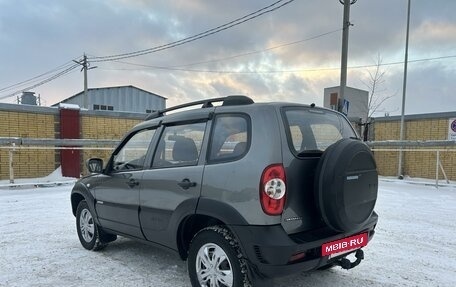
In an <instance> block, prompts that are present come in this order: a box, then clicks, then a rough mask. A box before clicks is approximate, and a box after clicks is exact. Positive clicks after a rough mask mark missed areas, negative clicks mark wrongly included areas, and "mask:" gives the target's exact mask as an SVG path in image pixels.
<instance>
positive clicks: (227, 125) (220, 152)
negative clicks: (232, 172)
mask: <svg viewBox="0 0 456 287" xmlns="http://www.w3.org/2000/svg"><path fill="white" fill-rule="evenodd" d="M249 141H250V133H249V129H248V119H247V117H245V116H242V115H218V116H217V117H216V118H215V121H214V128H213V131H212V138H211V141H210V151H209V158H208V161H209V162H210V163H214V162H220V161H231V160H236V159H239V158H241V157H243V156H244V155H245V153H246V152H247V149H248V146H249Z"/></svg>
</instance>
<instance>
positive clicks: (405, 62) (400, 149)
mask: <svg viewBox="0 0 456 287" xmlns="http://www.w3.org/2000/svg"><path fill="white" fill-rule="evenodd" d="M410 1H411V0H408V6H407V32H406V36H405V59H404V82H403V83H402V111H401V131H400V133H401V134H400V138H399V140H400V141H403V140H404V112H405V95H406V92H407V64H408V45H409V29H410ZM402 148H403V146H402V145H401V146H400V148H399V164H398V169H397V176H398V177H401V176H402V159H403V156H404V155H403V153H402Z"/></svg>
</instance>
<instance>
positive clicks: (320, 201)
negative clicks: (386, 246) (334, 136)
mask: <svg viewBox="0 0 456 287" xmlns="http://www.w3.org/2000/svg"><path fill="white" fill-rule="evenodd" d="M377 190H378V173H377V165H376V164H375V160H374V157H373V155H372V152H371V151H370V149H369V147H368V146H367V145H366V144H364V143H363V142H361V141H359V140H354V139H342V140H340V141H338V142H336V143H334V144H333V145H331V146H329V147H328V148H327V149H326V151H325V152H324V153H323V155H322V157H321V159H320V162H319V164H318V167H317V173H316V176H315V199H316V204H317V207H318V209H319V211H320V214H321V216H322V218H323V220H324V221H325V223H326V224H327V225H328V226H329V227H330V228H332V229H334V230H336V231H345V232H347V231H353V230H356V229H358V228H360V227H362V226H363V225H364V224H365V223H366V222H367V221H368V220H369V218H370V216H371V214H372V212H373V210H374V206H375V202H376V200H377Z"/></svg>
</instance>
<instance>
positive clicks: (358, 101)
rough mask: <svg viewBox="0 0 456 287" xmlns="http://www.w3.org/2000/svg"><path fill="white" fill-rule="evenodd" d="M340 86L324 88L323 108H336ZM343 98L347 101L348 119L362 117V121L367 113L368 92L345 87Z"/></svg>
mask: <svg viewBox="0 0 456 287" xmlns="http://www.w3.org/2000/svg"><path fill="white" fill-rule="evenodd" d="M339 92H340V87H339V86H337V87H331V88H325V90H324V98H323V106H324V107H325V108H329V109H333V110H337V106H338V103H339ZM344 98H345V100H347V101H348V114H347V117H348V118H349V119H350V120H354V121H359V119H362V121H363V122H364V121H365V120H366V118H367V113H368V110H369V109H368V102H369V92H368V91H364V90H360V89H355V88H350V87H346V88H345V91H344Z"/></svg>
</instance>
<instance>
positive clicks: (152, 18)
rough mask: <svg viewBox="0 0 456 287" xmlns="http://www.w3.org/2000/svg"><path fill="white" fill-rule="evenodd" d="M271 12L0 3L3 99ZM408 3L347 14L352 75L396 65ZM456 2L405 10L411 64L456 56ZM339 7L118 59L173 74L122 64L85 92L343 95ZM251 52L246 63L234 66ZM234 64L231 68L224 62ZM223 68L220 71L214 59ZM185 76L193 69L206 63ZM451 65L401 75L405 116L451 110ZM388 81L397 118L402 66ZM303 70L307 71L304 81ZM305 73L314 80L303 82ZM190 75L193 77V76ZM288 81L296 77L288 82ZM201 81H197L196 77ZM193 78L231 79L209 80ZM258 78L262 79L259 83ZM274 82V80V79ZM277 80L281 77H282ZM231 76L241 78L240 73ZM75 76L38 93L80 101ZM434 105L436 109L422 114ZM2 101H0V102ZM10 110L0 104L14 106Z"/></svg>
mask: <svg viewBox="0 0 456 287" xmlns="http://www.w3.org/2000/svg"><path fill="white" fill-rule="evenodd" d="M271 3H273V1H266V2H265V1H260V0H252V1H240V0H236V1H222V0H214V1H203V0H194V1H188V0H173V1H165V0H154V1H147V0H103V1H88V0H81V1H76V2H75V1H55V0H42V1H26V0H16V1H2V0H0V53H1V54H2V55H3V61H2V65H0V88H2V87H5V86H8V85H10V84H13V83H17V82H20V81H22V80H25V79H27V78H30V77H33V76H36V75H38V74H40V73H43V72H44V71H48V70H50V69H52V68H53V67H57V66H59V65H61V64H63V63H66V62H68V61H71V60H72V59H74V58H77V57H80V56H81V55H82V54H83V53H84V52H85V53H87V54H88V55H89V56H90V57H91V56H104V55H112V54H119V53H125V52H131V51H138V50H142V49H146V48H150V47H155V46H158V45H163V44H166V43H169V42H172V41H176V40H179V39H181V38H185V37H188V36H191V35H194V34H197V33H200V32H202V31H205V30H208V29H210V28H213V27H216V26H218V25H221V24H224V23H226V22H229V21H231V20H233V19H235V18H237V17H241V16H243V15H245V14H247V13H249V12H252V11H255V10H257V9H259V8H261V7H264V6H266V5H268V4H271ZM406 8H407V7H406V1H397V0H383V1H380V0H377V1H374V0H372V1H357V2H356V3H355V4H354V5H352V6H351V22H352V23H353V24H354V26H352V27H351V28H350V42H349V66H355V65H366V64H374V63H375V62H374V61H373V59H375V57H376V56H377V54H380V55H381V57H382V58H383V60H384V62H385V63H387V62H394V61H401V60H402V59H403V54H404V45H405V24H406V21H405V20H406V19H405V17H406ZM455 10H456V1H452V0H440V1H412V17H411V34H410V35H411V37H410V59H418V58H426V57H434V56H441V55H448V54H451V53H452V54H455V53H456V46H454V43H455V42H456V39H455V35H456V20H455V19H454V16H453V11H455ZM342 12H343V6H342V5H340V3H339V2H338V1H336V0H320V1H294V2H292V3H290V4H289V5H286V6H284V7H282V8H280V9H278V10H277V11H274V12H272V13H269V14H265V15H263V16H261V17H258V18H257V19H253V20H251V21H249V22H246V23H243V24H241V25H239V26H236V27H233V28H231V29H228V30H225V31H223V32H221V33H218V34H215V35H211V36H209V37H206V38H204V39H200V40H198V41H195V42H192V43H188V44H185V45H183V46H179V47H175V48H172V49H169V50H165V51H161V52H158V53H151V54H148V55H145V56H141V57H137V58H132V59H125V61H126V62H132V63H137V64H142V65H155V66H163V67H176V66H178V67H180V68H181V69H184V70H187V71H173V70H164V69H153V68H147V67H138V66H132V65H128V64H125V63H119V62H101V63H95V62H93V63H92V65H93V66H98V68H97V69H94V70H90V71H89V87H102V86H118V85H136V86H138V87H140V88H143V89H146V90H150V91H152V92H155V93H158V94H160V95H163V96H165V97H167V98H168V99H169V100H168V104H169V105H174V104H178V103H182V102H183V101H187V100H196V99H200V98H208V97H219V96H222V95H227V94H246V95H248V96H251V97H252V98H254V99H255V100H256V101H269V100H280V101H294V102H301V103H311V102H315V103H316V104H317V105H321V104H322V103H323V100H322V98H323V89H324V88H325V87H328V86H337V85H338V84H339V76H340V71H339V70H338V69H335V70H328V69H327V68H334V67H335V68H338V67H339V66H340V50H341V31H337V32H334V33H331V34H328V35H325V36H322V37H319V38H316V39H311V40H308V41H302V42H300V43H296V44H290V45H286V46H284V47H281V48H277V49H271V50H266V49H267V48H271V47H275V46H279V45H283V44H287V43H292V42H296V41H300V40H305V39H309V38H311V37H314V36H317V35H321V34H324V33H327V32H330V31H334V30H337V29H340V28H341V26H342ZM253 51H262V52H259V53H251V54H249V55H244V56H239V57H236V56H237V55H240V54H244V53H249V52H253ZM230 57H231V58H230ZM223 58H230V59H225V60H220V61H214V60H217V59H223ZM207 61H212V62H208V63H201V64H197V65H192V66H187V65H188V64H190V63H195V62H207ZM453 62H454V60H451V59H446V60H440V61H432V62H424V63H420V64H412V63H411V64H410V65H409V73H410V77H409V83H408V87H409V89H408V93H410V94H413V95H414V96H413V99H414V100H413V102H411V103H410V105H409V106H407V111H408V112H426V111H430V110H433V111H434V110H435V111H440V110H449V109H451V105H449V104H448V103H447V100H448V99H449V97H451V96H452V95H453V92H452V91H453V90H454V84H453V82H452V81H451V79H452V78H454V76H455V75H454V74H455V69H454V68H453V66H454V65H453ZM385 68H386V69H388V73H387V77H386V82H385V89H386V90H387V91H388V92H391V93H396V94H397V93H398V92H399V96H397V97H394V98H393V99H391V100H390V101H388V103H387V104H386V106H387V108H388V109H391V110H398V108H397V107H400V92H401V87H402V66H401V65H398V66H391V67H387V66H385ZM306 69H307V70H306ZM309 69H310V70H312V71H309ZM191 70H193V71H191ZM291 70H293V71H294V72H290V71H291ZM198 71H200V72H198ZM201 71H225V72H229V71H232V72H233V73H210V72H201ZM255 71H258V72H260V73H255ZM273 71H275V72H273ZM280 71H283V72H280ZM236 72H237V73H236ZM365 77H366V73H365V70H363V69H350V70H349V74H348V84H349V85H350V86H354V87H356V88H364V87H363V85H362V80H365V79H366V78H365ZM82 86H83V85H82V73H79V72H78V71H76V70H75V71H74V72H72V73H70V74H69V75H66V76H65V77H62V78H59V79H57V80H55V81H52V82H50V83H48V84H46V85H43V86H40V87H38V88H36V89H34V91H36V92H37V93H40V94H41V96H42V98H43V99H44V100H45V101H46V102H47V103H48V104H52V103H54V102H57V101H60V100H62V99H64V98H67V97H69V96H71V95H73V94H76V93H77V92H79V91H81V90H82ZM429 94H432V95H433V97H434V98H435V99H442V100H436V101H432V102H431V103H429V101H428V97H429ZM2 95H5V94H4V93H0V96H2ZM13 100H14V99H13V98H11V99H7V102H11V101H13Z"/></svg>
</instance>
